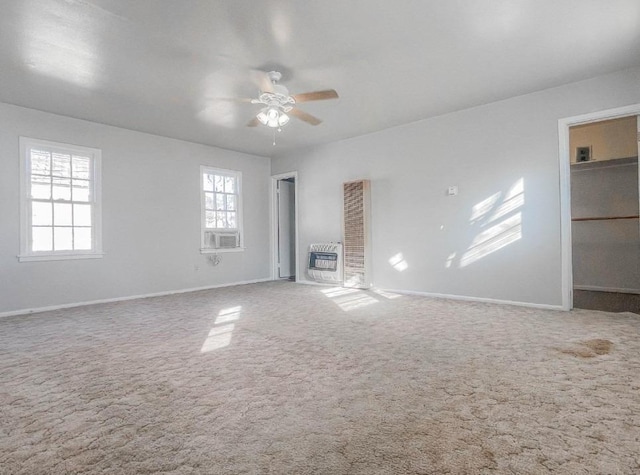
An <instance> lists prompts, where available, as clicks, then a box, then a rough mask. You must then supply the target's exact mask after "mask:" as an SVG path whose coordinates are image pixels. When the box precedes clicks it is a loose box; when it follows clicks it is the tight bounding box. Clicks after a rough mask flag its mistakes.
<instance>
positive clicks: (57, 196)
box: [52, 177, 71, 200]
mask: <svg viewBox="0 0 640 475" xmlns="http://www.w3.org/2000/svg"><path fill="white" fill-rule="evenodd" d="M52 194H53V199H54V200H70V199H71V180H70V179H68V178H55V177H54V178H53V193H52Z"/></svg>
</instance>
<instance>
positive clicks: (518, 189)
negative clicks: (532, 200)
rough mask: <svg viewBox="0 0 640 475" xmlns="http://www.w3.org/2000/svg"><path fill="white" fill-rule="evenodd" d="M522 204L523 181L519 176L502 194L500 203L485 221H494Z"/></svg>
mask: <svg viewBox="0 0 640 475" xmlns="http://www.w3.org/2000/svg"><path fill="white" fill-rule="evenodd" d="M522 206H524V182H523V180H522V178H520V179H519V180H518V181H517V182H516V183H515V184H514V185H513V186H512V187H511V188H509V191H507V193H506V194H505V196H504V199H503V200H502V203H500V205H499V206H497V207H496V209H495V210H494V211H493V213H491V216H489V219H488V220H487V223H491V222H493V221H496V220H498V219H500V218H502V217H503V216H507V215H508V214H511V213H513V212H514V211H516V210H518V209H520V208H521V207H522Z"/></svg>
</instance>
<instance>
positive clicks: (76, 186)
mask: <svg viewBox="0 0 640 475" xmlns="http://www.w3.org/2000/svg"><path fill="white" fill-rule="evenodd" d="M72 191H73V195H72V199H73V201H89V182H88V181H87V180H73V190H72Z"/></svg>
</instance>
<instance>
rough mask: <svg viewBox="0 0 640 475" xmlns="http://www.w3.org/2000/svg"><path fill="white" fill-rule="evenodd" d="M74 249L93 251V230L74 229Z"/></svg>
mask: <svg viewBox="0 0 640 475" xmlns="http://www.w3.org/2000/svg"><path fill="white" fill-rule="evenodd" d="M73 248H74V249H78V250H82V251H88V250H91V228H73Z"/></svg>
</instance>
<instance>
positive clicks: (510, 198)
mask: <svg viewBox="0 0 640 475" xmlns="http://www.w3.org/2000/svg"><path fill="white" fill-rule="evenodd" d="M524 204H525V199H524V179H522V178H520V179H519V180H517V181H516V182H515V183H514V184H513V185H512V186H511V187H510V188H509V189H508V190H507V192H506V193H504V194H503V193H502V192H497V193H494V194H493V195H491V196H489V197H488V198H485V199H484V200H482V201H480V202H479V203H477V204H476V205H474V206H473V207H472V208H471V217H470V218H469V223H470V224H471V225H474V226H479V227H480V228H482V231H480V232H479V233H478V234H477V235H476V236H475V238H474V239H473V241H472V242H471V245H470V246H469V247H468V248H467V250H466V251H465V252H464V254H463V255H462V257H461V258H460V264H459V267H461V268H462V267H466V266H468V265H470V264H473V263H474V262H476V261H478V260H480V259H482V258H483V257H485V256H488V255H489V254H492V253H494V252H496V251H498V250H499V249H502V248H503V247H505V246H508V245H509V244H511V243H513V242H515V241H517V240H519V239H521V238H522V211H521V209H522V207H523V206H524ZM487 226H489V227H487ZM455 257H456V253H455V252H454V253H452V254H450V255H449V257H448V258H447V260H446V262H445V267H447V268H448V267H451V265H452V263H453V260H454V259H455Z"/></svg>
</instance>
